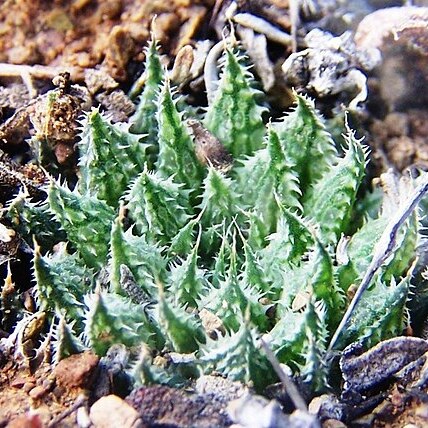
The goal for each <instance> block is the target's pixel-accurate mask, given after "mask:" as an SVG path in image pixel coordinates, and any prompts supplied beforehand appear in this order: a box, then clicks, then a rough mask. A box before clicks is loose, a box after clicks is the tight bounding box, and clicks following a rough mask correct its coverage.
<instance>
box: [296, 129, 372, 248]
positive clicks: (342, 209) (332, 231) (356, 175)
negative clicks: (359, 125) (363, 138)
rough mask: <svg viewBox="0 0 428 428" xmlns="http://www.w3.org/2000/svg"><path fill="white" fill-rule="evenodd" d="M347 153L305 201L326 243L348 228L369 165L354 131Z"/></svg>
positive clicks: (307, 211) (305, 210)
mask: <svg viewBox="0 0 428 428" xmlns="http://www.w3.org/2000/svg"><path fill="white" fill-rule="evenodd" d="M345 141H346V144H347V148H346V151H345V156H344V157H343V158H341V159H339V160H338V162H337V164H336V165H334V166H332V167H331V168H330V169H329V170H328V171H327V172H326V173H325V174H324V176H323V177H322V178H321V179H320V180H319V181H317V182H316V183H315V185H314V187H313V188H312V189H311V190H310V192H309V193H308V196H307V197H306V198H305V202H304V213H305V215H306V216H307V217H308V218H311V219H314V220H315V221H316V222H317V223H318V225H319V228H320V230H319V238H320V240H321V242H322V243H323V244H325V245H330V244H335V243H337V241H338V239H339V237H340V234H341V233H342V232H343V231H345V230H346V228H347V226H348V222H349V219H350V217H351V210H352V207H353V205H354V202H355V198H356V195H357V190H358V187H359V186H360V184H361V182H362V180H363V177H364V170H365V164H366V152H367V151H366V149H365V148H364V147H363V146H362V145H361V142H360V141H358V140H357V139H356V138H355V136H354V133H353V132H352V131H349V133H348V134H347V135H346V136H345Z"/></svg>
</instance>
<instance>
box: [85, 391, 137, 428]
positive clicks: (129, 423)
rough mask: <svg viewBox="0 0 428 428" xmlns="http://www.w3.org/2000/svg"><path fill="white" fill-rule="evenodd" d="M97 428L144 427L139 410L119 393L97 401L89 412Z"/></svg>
mask: <svg viewBox="0 0 428 428" xmlns="http://www.w3.org/2000/svg"><path fill="white" fill-rule="evenodd" d="M89 417H90V419H91V422H92V423H93V424H94V426H95V428H111V427H120V428H143V427H144V425H143V422H142V421H141V419H140V418H139V414H138V412H137V411H136V410H135V409H134V408H133V407H131V406H130V405H129V404H128V403H126V402H125V401H124V400H122V399H121V398H120V397H118V396H117V395H107V396H106V397H102V398H100V399H99V400H98V401H96V402H95V403H94V404H93V406H92V407H91V410H90V412H89Z"/></svg>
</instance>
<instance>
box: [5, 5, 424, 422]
mask: <svg viewBox="0 0 428 428" xmlns="http://www.w3.org/2000/svg"><path fill="white" fill-rule="evenodd" d="M403 3H406V2H401V1H387V0H384V1H381V0H376V1H375V0H372V1H369V0H366V1H363V0H361V1H358V2H352V1H349V2H347V1H345V0H325V1H322V0H320V1H312V0H302V1H300V2H299V1H296V2H294V1H291V0H290V1H288V0H263V1H237V2H236V3H234V4H236V7H237V8H238V9H237V10H238V12H239V13H238V14H237V13H236V10H235V9H233V3H232V2H231V1H230V0H223V1H222V0H216V1H214V0H200V1H190V0H187V1H186V0H175V1H172V2H165V1H163V2H161V1H153V0H134V1H131V0H107V1H95V0H49V1H43V0H32V1H27V0H6V1H4V2H2V4H1V5H0V149H1V151H2V153H1V156H0V203H1V204H3V205H4V204H5V203H6V202H7V200H8V199H9V198H10V196H11V195H12V194H14V193H15V192H16V191H17V189H18V188H19V187H20V186H21V185H22V184H23V183H25V184H26V185H27V187H28V189H29V190H30V191H31V192H33V194H34V196H35V198H38V197H39V198H42V197H43V196H42V195H40V194H39V184H40V183H41V182H42V181H43V179H44V172H43V170H42V169H40V168H38V167H36V166H35V165H33V164H31V160H32V152H31V143H28V141H31V136H34V135H43V136H44V137H46V139H47V140H48V141H50V144H51V145H52V147H51V148H52V151H53V153H54V158H53V159H52V160H51V163H50V166H52V165H54V166H55V168H53V170H54V171H56V172H60V173H61V174H62V175H66V176H67V177H68V178H69V179H70V180H73V175H74V173H75V169H76V153H75V142H76V141H75V134H76V120H77V118H78V117H79V115H80V114H81V112H82V111H85V110H88V109H89V108H90V107H91V106H94V105H100V106H101V107H102V109H103V110H105V111H108V112H110V114H111V115H112V117H113V119H114V120H115V121H126V120H127V117H129V115H131V114H132V113H133V111H134V109H135V107H134V103H133V100H132V95H133V91H135V90H136V88H137V87H138V85H140V84H141V82H142V79H139V76H140V74H141V72H142V70H143V61H144V50H143V48H144V46H145V45H146V43H147V41H148V39H149V37H150V31H153V32H154V34H155V35H156V38H157V39H158V40H159V41H160V44H161V46H162V51H163V53H164V61H165V65H167V66H168V67H169V69H171V70H172V72H171V79H172V80H173V81H174V82H175V83H176V84H177V85H178V86H179V87H180V89H181V91H182V92H184V93H186V94H187V95H188V97H189V99H190V100H191V101H192V100H193V101H194V103H195V104H199V105H200V104H204V102H205V103H206V95H205V91H208V96H209V89H210V88H209V87H206V86H207V85H206V83H205V81H206V79H205V77H206V73H207V70H206V69H205V71H204V62H205V59H207V55H208V52H209V49H210V48H211V47H212V46H213V45H214V43H216V42H217V41H218V40H220V39H221V37H222V31H223V28H224V24H225V22H226V21H227V19H231V20H232V21H234V22H235V25H236V32H237V34H238V37H239V38H240V39H241V40H242V43H243V44H244V46H245V47H246V49H247V51H248V52H249V55H250V58H251V60H252V62H254V71H255V73H256V74H257V75H258V77H259V78H260V80H261V81H262V85H263V89H264V91H265V92H266V93H267V94H268V97H269V100H270V102H271V103H272V105H274V106H276V108H277V109H278V112H282V111H283V110H284V109H286V108H288V107H289V105H290V99H291V98H290V94H291V92H290V88H291V86H293V87H295V88H296V89H298V90H301V91H303V92H306V93H308V94H309V95H310V96H312V97H315V98H316V100H317V107H318V108H319V109H320V110H321V111H322V112H323V114H324V115H325V117H326V119H328V121H329V124H330V125H329V126H331V127H332V129H334V126H335V117H342V116H343V113H344V110H345V108H350V110H351V112H350V120H351V121H352V123H353V126H354V125H355V126H356V127H358V129H359V133H360V134H361V135H365V137H366V141H367V142H368V143H369V144H370V146H371V149H372V152H373V156H372V158H373V159H374V160H373V162H372V164H371V165H370V168H371V170H373V172H375V171H376V172H379V171H384V170H385V169H387V168H391V167H392V168H394V169H396V170H397V171H399V172H402V171H404V170H406V169H408V168H410V169H412V170H414V169H416V168H423V169H427V167H428V89H427V88H428V85H427V83H428V75H427V70H428V30H427V28H428V26H427V23H428V2H426V1H422V0H421V1H415V2H413V3H414V4H417V5H418V6H420V9H418V11H417V12H415V10H414V9H412V8H410V7H409V6H408V5H404V4H403ZM296 5H297V6H296ZM296 7H297V9H296ZM386 7H397V9H396V10H395V11H394V13H393V14H392V15H391V10H389V11H385V10H383V8H386ZM155 16H156V19H155V20H154V17H155ZM260 20H262V21H260ZM260 22H261V23H262V25H263V26H264V28H265V29H266V28H267V29H268V30H266V31H265V30H263V31H265V34H264V35H263V37H260V31H262V30H260V25H261V24H260ZM269 25H270V26H271V27H272V28H271V27H269ZM314 28H321V29H322V30H323V31H330V32H332V33H333V34H334V36H339V35H340V34H342V32H343V31H344V30H348V29H350V30H352V31H353V33H352V37H351V38H350V39H346V38H343V39H342V40H341V46H344V48H343V49H341V50H337V49H336V48H334V46H335V43H336V42H337V38H334V36H326V34H325V33H324V34H323V37H321V38H316V37H313V38H312V39H310V40H309V39H308V38H305V36H306V35H307V33H308V32H309V31H310V30H311V29H314ZM188 45H190V46H192V47H193V50H191V53H190V50H189V48H188V47H187V46H188ZM296 49H297V53H296V52H294V51H295V50H296ZM305 49H306V50H305ZM302 51H304V52H305V56H304V58H305V62H304V63H303V64H304V66H303V68H297V66H296V64H297V62H291V61H290V62H289V63H287V66H285V65H284V63H285V62H286V60H287V59H288V58H290V57H291V58H298V55H299V52H302ZM293 52H294V53H293ZM320 52H321V53H322V56H323V58H324V59H323V61H324V62H322V61H321V60H320V55H321V54H320ZM189 55H190V56H191V59H189ZM293 55H294V56H295V57H293ZM300 58H301V57H300ZM325 62H327V63H328V64H332V65H331V69H329V70H327V71H328V72H325V68H322V67H324V66H325V65H326V63H325ZM342 63H345V64H346V69H345V70H340V71H339V68H338V67H339V64H342ZM299 64H302V63H299ZM208 71H209V70H208ZM63 72H67V73H68V74H61V73H63ZM364 76H368V79H367V86H366V82H365V80H364ZM361 79H363V80H361ZM55 86H57V87H60V88H63V89H64V91H63V95H62V97H61V99H59V100H58V102H57V104H56V105H55V108H54V109H51V110H49V111H48V110H47V107H46V95H45V94H46V93H47V91H49V90H50V89H52V88H53V87H55ZM366 88H368V95H367V96H366V94H365V92H364V91H365V89H366ZM0 232H1V234H0V235H1V236H0V267H1V268H2V274H3V277H4V278H6V279H5V283H6V285H7V281H8V279H7V278H9V276H8V273H7V261H8V260H12V264H11V266H12V270H13V278H14V281H15V284H16V287H18V288H19V290H20V291H21V292H22V293H23V294H22V296H23V297H22V298H23V299H24V300H25V301H26V302H27V303H26V308H27V309H28V310H29V311H31V304H32V303H31V293H29V292H28V289H29V288H30V287H31V274H30V272H29V267H28V260H29V256H28V255H27V254H25V252H23V251H22V248H21V246H20V242H17V241H15V240H14V239H5V238H4V236H3V235H2V234H3V233H4V232H3V229H0ZM18 260H19V262H18ZM5 290H6V291H7V287H3V293H6V291H5ZM4 296H6V294H3V296H2V297H3V298H4ZM415 305H417V302H416V303H415ZM421 313H424V311H422V312H421ZM2 315H3V324H2V329H1V330H0V335H1V336H0V337H2V338H5V339H6V338H9V339H10V340H11V341H12V339H13V338H12V337H11V336H10V333H11V331H12V327H13V325H14V320H13V319H8V317H7V314H2ZM424 317H426V314H424V315H422V316H421V317H420V318H418V319H416V320H414V322H413V324H412V325H409V331H408V335H409V336H412V334H413V333H414V334H417V335H419V336H422V337H424V334H425V335H426V331H425V330H426V328H425V327H424ZM35 328H38V327H37V325H36V327H35ZM27 333H28V332H27ZM413 339H415V340H413ZM26 340H27V339H26ZM28 340H31V333H30V336H29V338H28ZM427 351H428V346H427V345H426V342H425V340H423V339H420V340H419V339H416V338H413V337H406V338H401V339H397V340H395V341H394V340H393V341H392V342H388V343H382V344H380V345H378V347H376V348H375V349H374V350H371V351H368V352H366V353H364V354H362V355H359V354H358V352H357V353H356V354H349V355H345V356H343V357H342V361H341V368H342V376H343V379H344V382H342V384H341V385H333V386H334V387H336V391H340V392H341V393H342V394H341V397H340V399H339V398H336V396H334V395H326V396H322V397H316V398H315V399H313V400H312V401H311V403H310V405H309V413H308V412H306V411H302V410H300V411H294V413H292V412H293V406H294V405H295V403H294V404H293V400H291V399H290V397H289V395H288V394H287V393H286V392H285V391H284V388H283V387H282V386H281V385H277V386H273V387H272V388H271V389H270V390H269V391H266V396H267V397H269V398H268V399H266V398H262V397H256V396H250V397H248V396H247V395H246V393H247V392H248V391H247V389H246V388H245V387H244V386H242V385H239V384H236V383H232V382H228V381H226V380H224V379H222V378H216V377H203V378H202V380H200V381H198V384H195V385H193V386H192V387H189V388H186V389H172V388H168V387H165V386H153V387H147V388H140V389H137V390H134V391H132V392H131V390H130V387H129V384H128V383H127V379H126V376H125V374H124V373H123V371H122V369H123V367H121V365H120V362H118V361H117V360H116V359H115V357H114V356H113V357H111V356H110V357H104V358H102V359H99V358H98V357H97V356H95V355H94V354H92V353H90V352H84V353H82V354H79V355H74V356H71V357H69V358H67V359H65V360H62V361H61V362H59V363H58V364H57V365H53V364H52V362H51V361H50V358H49V357H50V356H49V355H48V354H46V355H37V356H32V357H31V358H30V359H28V358H25V357H24V358H22V359H19V358H16V353H15V354H13V353H12V354H10V355H8V354H7V352H3V353H2V354H1V355H0V367H1V369H0V426H10V427H45V426H46V427H57V426H58V427H68V426H70V427H71V426H77V425H78V426H82V427H89V426H91V424H93V425H94V426H96V427H109V426H123V427H145V426H147V427H189V426H192V427H214V426H216V427H223V426H230V425H231V424H232V423H236V424H238V425H239V426H243V427H256V426H260V427H261V426H266V427H274V426H278V427H281V426H302V427H312V426H313V427H315V426H318V425H317V424H322V426H324V427H341V426H345V423H346V424H352V425H353V426H360V427H365V426H376V427H383V426H393V427H403V426H408V427H414V426H417V427H422V426H426V425H427V424H428V393H427V392H428V383H427V377H428V376H427V372H426V367H427V366H428V363H427V361H426V359H427V355H428V354H427ZM12 356H13V357H12ZM390 361H395V363H396V364H395V363H394V364H395V365H394V364H389V362H390ZM397 361H398V362H397ZM367 366H369V367H372V372H370V373H365V376H366V377H361V376H359V375H358V372H359V371H361V370H360V369H361V368H362V367H367ZM391 366H393V367H392V368H391ZM363 371H364V370H363ZM339 377H340V376H339ZM367 378H370V382H367V383H364V382H366V380H367ZM350 385H351V386H352V387H351V386H350ZM301 394H303V395H304V391H301ZM270 400H275V401H270ZM283 410H284V412H283ZM286 414H287V415H286ZM315 414H317V415H318V419H316V418H315V416H313V415H315ZM290 415H291V416H290ZM287 424H288V425H287ZM299 424H300V425H299Z"/></svg>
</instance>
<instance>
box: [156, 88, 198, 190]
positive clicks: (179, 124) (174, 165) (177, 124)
mask: <svg viewBox="0 0 428 428" xmlns="http://www.w3.org/2000/svg"><path fill="white" fill-rule="evenodd" d="M158 105H159V107H158V112H157V120H158V124H159V130H158V144H159V157H158V160H157V162H156V166H157V170H158V171H159V173H160V175H161V176H163V177H164V178H168V177H170V176H173V179H174V181H175V182H177V183H181V184H184V185H185V187H186V188H187V189H198V188H199V187H200V184H201V180H202V174H203V171H202V167H201V165H200V164H199V162H198V160H197V158H196V154H195V148H194V145H193V142H192V139H191V137H190V134H189V131H188V129H187V127H186V126H185V124H184V121H183V119H182V114H180V113H179V111H178V109H177V101H176V100H173V94H172V92H171V88H170V86H169V81H168V80H165V82H164V84H163V86H162V88H161V91H160V93H159V98H158Z"/></svg>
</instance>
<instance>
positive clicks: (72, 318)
mask: <svg viewBox="0 0 428 428" xmlns="http://www.w3.org/2000/svg"><path fill="white" fill-rule="evenodd" d="M146 53H147V59H146V76H145V85H144V87H143V89H142V93H141V94H140V96H139V100H138V105H137V109H136V113H135V114H134V116H132V117H131V119H130V123H128V124H125V123H118V124H112V123H111V122H110V121H109V119H108V118H107V117H105V116H104V115H103V114H102V113H101V112H100V111H99V110H98V109H93V110H92V111H90V112H89V113H88V114H87V115H86V116H85V118H84V119H83V120H82V122H81V134H80V143H79V152H80V161H79V179H78V183H77V185H76V186H75V188H74V189H73V190H72V189H70V188H69V186H68V185H67V184H66V183H61V182H60V180H59V181H57V180H54V179H51V180H50V183H49V185H48V188H47V195H48V196H47V200H46V201H45V202H44V203H42V204H38V205H36V204H34V203H32V202H31V201H29V200H28V198H27V197H26V196H25V195H23V194H21V195H18V196H17V198H16V199H15V200H14V201H12V202H11V203H10V205H9V208H8V216H9V217H10V219H11V221H12V222H13V223H14V224H15V225H16V227H17V228H18V229H19V231H20V233H21V234H22V235H23V236H26V237H27V239H28V242H30V243H31V242H32V240H33V237H34V278H35V290H36V291H35V295H36V298H37V304H38V310H39V311H44V312H45V313H46V314H47V315H48V316H49V317H50V319H51V323H52V326H53V327H52V328H53V337H54V342H55V359H56V360H60V359H61V358H64V357H65V356H67V355H70V354H72V353H75V352H79V351H81V350H82V349H85V348H89V349H92V350H93V351H94V352H96V353H97V354H99V355H101V356H103V355H105V354H106V353H107V352H108V350H109V349H110V348H111V347H112V346H113V345H115V344H122V345H125V346H126V347H127V348H128V349H129V350H130V351H131V352H133V355H134V358H133V359H131V361H130V363H129V370H130V373H132V375H133V377H134V379H135V381H136V382H137V383H152V382H161V383H167V384H179V383H181V382H183V379H184V378H186V376H187V377H194V376H198V374H200V373H213V372H215V373H219V374H220V375H223V376H226V377H228V378H230V379H233V380H240V381H242V382H246V383H252V384H253V385H255V386H256V387H257V388H262V387H263V386H265V385H266V384H267V383H269V382H272V381H273V380H274V379H275V377H274V375H273V372H272V368H271V366H270V365H269V363H268V361H267V359H266V357H265V355H264V353H263V351H262V349H260V344H259V339H260V337H261V336H262V335H263V336H264V338H265V340H266V341H267V342H268V343H269V346H270V347H271V348H272V350H273V352H274V353H275V355H276V356H277V358H278V359H279V361H280V362H282V363H285V364H287V365H289V366H290V367H291V368H292V370H293V371H294V372H295V373H296V374H299V375H300V376H301V378H302V379H303V381H305V382H307V383H308V384H310V386H311V387H312V388H313V389H314V390H317V389H321V388H322V387H324V386H325V385H326V376H327V364H326V358H325V357H326V355H325V353H326V347H327V342H328V340H329V338H330V337H331V335H332V334H333V332H334V331H335V328H336V327H337V325H338V324H339V322H340V320H341V318H342V316H343V314H344V311H345V309H346V306H347V302H348V301H349V298H350V293H351V291H352V290H353V289H354V288H355V287H356V286H357V285H358V284H359V281H360V280H361V277H362V275H363V274H364V272H365V269H366V268H367V267H368V265H369V263H370V261H371V258H372V255H373V252H374V247H375V244H376V242H377V241H378V239H379V237H380V236H381V234H382V232H383V230H384V229H385V227H386V225H387V224H388V222H389V218H390V216H391V213H392V212H393V211H394V210H396V209H397V207H398V205H399V203H400V198H402V196H403V193H405V191H406V189H404V190H403V189H402V188H403V186H404V184H403V183H401V184H400V185H399V186H397V187H395V188H393V189H391V188H389V187H388V186H386V190H385V194H384V197H383V201H382V204H381V206H380V208H379V209H378V210H377V211H376V210H373V209H371V210H370V212H369V211H364V209H363V212H362V209H361V208H360V209H358V210H357V209H356V208H355V207H356V202H357V193H358V189H359V187H360V185H361V182H362V180H363V178H364V176H365V166H366V162H367V149H366V148H365V147H364V145H363V144H362V142H361V141H360V140H358V139H356V137H355V135H354V133H353V132H352V131H351V130H349V129H347V132H346V135H344V140H343V142H342V144H341V145H340V147H337V146H336V144H335V142H334V141H333V140H332V138H331V136H330V134H329V133H328V132H327V131H326V128H325V126H324V124H323V121H322V119H321V118H320V117H319V115H318V113H317V111H316V110H315V108H314V104H313V102H312V101H311V100H309V99H308V98H306V97H303V96H300V95H297V94H296V95H295V107H294V109H293V110H292V111H291V112H289V113H288V114H286V115H285V116H284V117H283V118H282V119H280V120H277V121H270V120H269V114H268V112H269V110H268V106H267V103H266V101H265V100H264V99H263V93H261V92H260V91H259V90H257V89H256V86H257V83H256V82H255V80H254V77H253V76H252V74H251V71H250V69H249V68H248V66H247V65H246V60H245V57H244V55H243V53H242V52H241V51H240V48H239V46H238V45H237V44H236V43H233V42H225V47H224V53H223V57H222V60H221V64H220V66H221V74H220V79H219V83H218V89H217V92H216V95H215V97H214V98H213V100H212V102H211V103H210V104H209V105H208V107H207V109H206V111H205V112H204V113H203V114H201V116H195V113H194V109H193V108H192V109H190V108H189V109H188V108H187V107H186V103H185V100H184V99H183V98H182V97H179V96H178V95H177V94H176V93H175V91H174V90H173V89H172V88H171V85H170V82H169V80H168V76H167V73H166V71H165V70H164V69H163V67H162V65H161V62H160V60H159V55H158V51H157V47H156V43H155V42H152V43H151V44H150V45H149V46H148V48H147V51H146ZM189 119H191V120H192V122H190V121H189ZM190 123H192V124H195V123H196V124H197V126H196V127H195V126H193V127H192V126H190ZM213 145H214V146H213ZM213 147H214V149H213ZM218 153H221V154H222V156H224V155H225V153H226V154H227V156H226V159H227V162H226V163H225V162H220V161H219V159H218V158H217V157H216V156H217V155H218ZM409 185H411V184H409ZM360 206H363V204H360ZM361 219H362V221H361V222H360V223H358V222H359V221H360V220H361ZM357 224H359V226H358V227H357V226H356V225H357ZM48 226H49V227H48ZM58 237H59V238H58ZM58 240H62V241H63V242H62V244H61V245H56V246H55V247H53V245H54V244H55V243H57V241H58ZM398 241H399V242H398V245H397V248H398V250H396V251H395V253H393V255H392V256H391V257H390V258H389V259H388V261H387V262H386V263H385V264H384V265H383V267H382V268H381V270H380V271H379V272H378V273H377V274H376V275H375V277H374V279H373V281H372V284H371V286H370V288H369V290H368V291H367V292H366V294H365V295H364V297H363V300H364V301H363V302H362V303H361V304H360V305H359V306H358V307H357V310H356V311H355V313H354V314H353V316H352V319H351V322H350V323H349V324H348V326H347V328H346V330H345V331H344V332H343V334H342V335H341V336H340V340H339V342H338V344H337V347H338V348H339V349H343V347H344V346H346V345H347V344H349V343H351V342H353V341H356V340H359V341H361V342H363V343H364V344H365V345H370V344H374V343H376V342H378V341H379V340H381V339H383V338H386V337H390V336H394V335H397V334H400V332H401V331H402V329H403V325H404V322H405V319H406V317H405V314H406V310H405V305H406V300H407V298H408V294H409V282H410V277H411V272H410V270H409V268H410V266H411V264H412V262H413V260H414V259H415V249H416V246H417V245H418V219H417V218H416V214H414V215H413V216H412V217H411V218H410V219H409V220H408V221H407V223H406V224H405V225H404V227H403V228H402V231H401V232H400V235H399V238H398ZM207 319H209V320H211V327H210V326H209V325H208V324H210V323H209V322H208V321H207ZM212 325H214V328H212ZM177 354H185V355H180V356H179V357H177ZM159 355H163V356H168V355H174V358H173V359H172V360H168V359H166V358H165V359H164V360H163V361H164V364H159V358H157V359H156V357H157V356H159Z"/></svg>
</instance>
